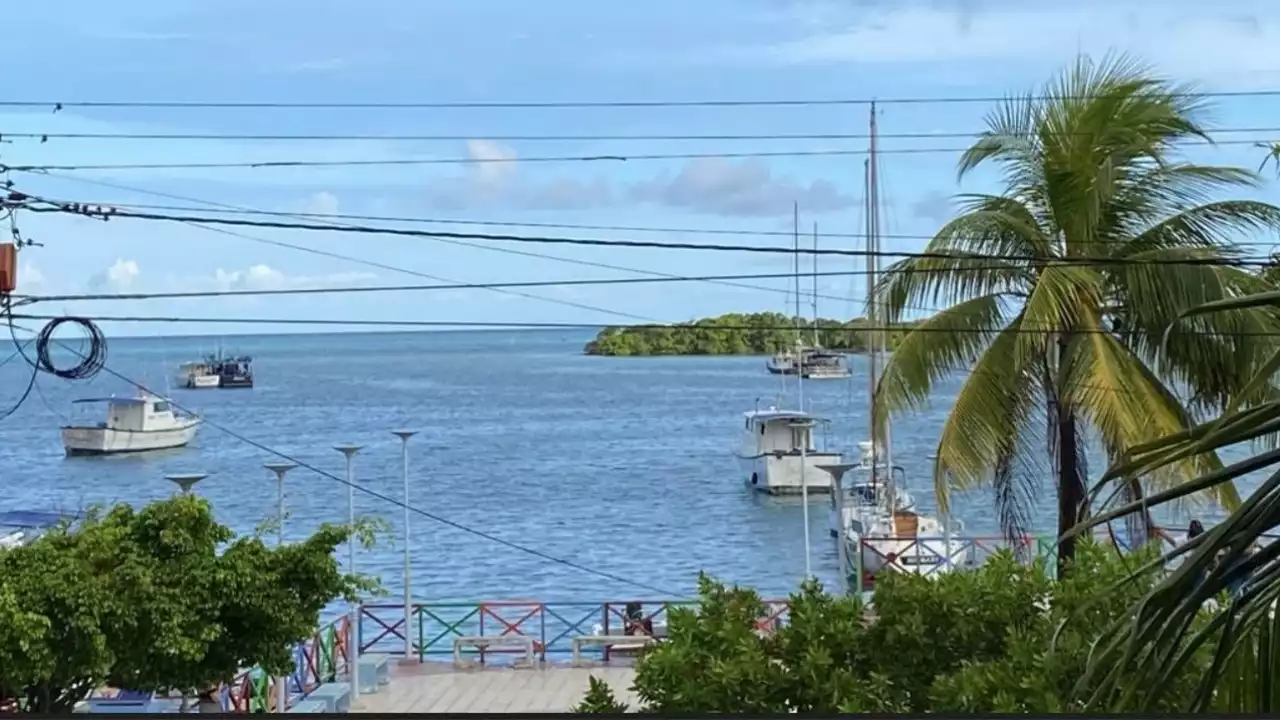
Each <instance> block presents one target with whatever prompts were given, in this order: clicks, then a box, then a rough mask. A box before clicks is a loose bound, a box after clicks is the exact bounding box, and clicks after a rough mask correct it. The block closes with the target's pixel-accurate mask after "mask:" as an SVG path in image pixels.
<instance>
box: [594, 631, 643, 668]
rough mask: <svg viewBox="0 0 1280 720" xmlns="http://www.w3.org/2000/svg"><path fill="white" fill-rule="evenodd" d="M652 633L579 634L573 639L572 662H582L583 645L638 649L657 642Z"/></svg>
mask: <svg viewBox="0 0 1280 720" xmlns="http://www.w3.org/2000/svg"><path fill="white" fill-rule="evenodd" d="M657 641H658V639H657V638H655V637H653V636H652V635H579V636H578V637H575V638H574V639H573V664H574V665H579V664H581V662H582V648H583V646H584V645H597V646H600V647H603V648H610V649H612V648H619V649H622V648H626V649H636V650H638V649H640V648H643V647H648V646H649V645H652V644H654V643H655V642H657Z"/></svg>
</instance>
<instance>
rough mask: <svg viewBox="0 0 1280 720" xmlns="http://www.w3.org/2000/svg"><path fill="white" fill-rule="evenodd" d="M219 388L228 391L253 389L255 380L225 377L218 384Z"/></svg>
mask: <svg viewBox="0 0 1280 720" xmlns="http://www.w3.org/2000/svg"><path fill="white" fill-rule="evenodd" d="M218 387H220V388H227V389H232V390H235V389H244V388H251V387H253V378H251V377H232V376H230V375H223V376H222V378H221V379H220V382H219V383H218Z"/></svg>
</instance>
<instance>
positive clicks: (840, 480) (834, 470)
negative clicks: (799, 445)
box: [818, 463, 862, 594]
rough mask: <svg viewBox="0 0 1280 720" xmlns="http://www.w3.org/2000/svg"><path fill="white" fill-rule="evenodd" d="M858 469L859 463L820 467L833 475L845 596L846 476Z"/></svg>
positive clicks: (842, 584)
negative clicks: (850, 471) (847, 473)
mask: <svg viewBox="0 0 1280 720" xmlns="http://www.w3.org/2000/svg"><path fill="white" fill-rule="evenodd" d="M856 467H858V463H834V464H831V465H819V466H818V469H819V470H825V471H826V472H828V473H830V475H831V492H833V493H835V494H834V495H832V497H833V498H835V511H836V542H837V543H838V545H837V547H836V553H837V555H838V557H839V560H838V562H839V563H840V591H841V592H842V593H844V594H848V593H849V545H848V542H849V537H848V536H849V524H848V523H846V522H845V521H844V474H845V473H846V472H848V471H849V470H851V469H853V468H856ZM858 551H859V552H861V551H862V544H861V543H859V544H858Z"/></svg>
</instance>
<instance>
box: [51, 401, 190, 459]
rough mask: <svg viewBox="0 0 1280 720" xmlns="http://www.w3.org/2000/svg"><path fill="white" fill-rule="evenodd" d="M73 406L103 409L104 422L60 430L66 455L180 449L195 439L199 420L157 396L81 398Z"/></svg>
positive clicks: (71, 426)
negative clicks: (101, 407)
mask: <svg viewBox="0 0 1280 720" xmlns="http://www.w3.org/2000/svg"><path fill="white" fill-rule="evenodd" d="M75 404H76V405H81V406H83V405H90V404H93V405H105V406H106V409H105V412H106V416H107V419H106V420H105V421H102V422H98V423H95V424H74V425H64V426H63V427H62V446H63V447H64V448H65V449H66V451H67V455H114V454H117V453H135V452H147V451H150V450H165V449H168V448H176V447H183V446H185V445H186V444H188V443H190V442H191V440H192V439H193V438H194V437H195V436H196V431H197V430H199V428H200V423H201V422H202V421H201V419H200V418H199V417H196V416H194V415H188V414H186V413H183V412H180V411H177V410H174V408H173V406H172V405H170V403H169V401H168V400H167V399H165V398H162V397H160V396H158V395H152V394H150V393H146V392H143V393H140V394H139V395H138V396H137V397H114V396H112V397H107V398H85V399H81V400H76V401H75Z"/></svg>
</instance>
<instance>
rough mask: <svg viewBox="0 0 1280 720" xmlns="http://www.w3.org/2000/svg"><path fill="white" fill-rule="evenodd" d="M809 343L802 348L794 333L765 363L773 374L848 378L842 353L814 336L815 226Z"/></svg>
mask: <svg viewBox="0 0 1280 720" xmlns="http://www.w3.org/2000/svg"><path fill="white" fill-rule="evenodd" d="M813 249H814V250H815V252H814V253H813V322H814V325H813V344H812V345H810V346H808V347H806V346H805V345H804V344H803V342H802V341H801V338H800V334H799V332H797V333H796V343H795V345H794V346H793V347H792V348H790V349H787V350H780V351H778V352H776V353H774V354H773V357H771V358H769V360H768V361H766V362H765V368H766V369H767V370H768V371H769V372H770V373H772V374H774V375H799V376H800V377H802V378H804V379H806V380H836V379H843V378H848V377H852V373H850V372H849V366H848V363H846V362H845V356H844V353H842V352H837V351H834V350H827V349H825V348H823V347H822V343H821V342H820V339H819V337H818V253H817V252H816V250H817V249H818V226H817V224H816V223H815V224H814V226H813ZM795 267H796V272H795V274H796V317H799V316H800V234H799V228H796V265H795Z"/></svg>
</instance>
